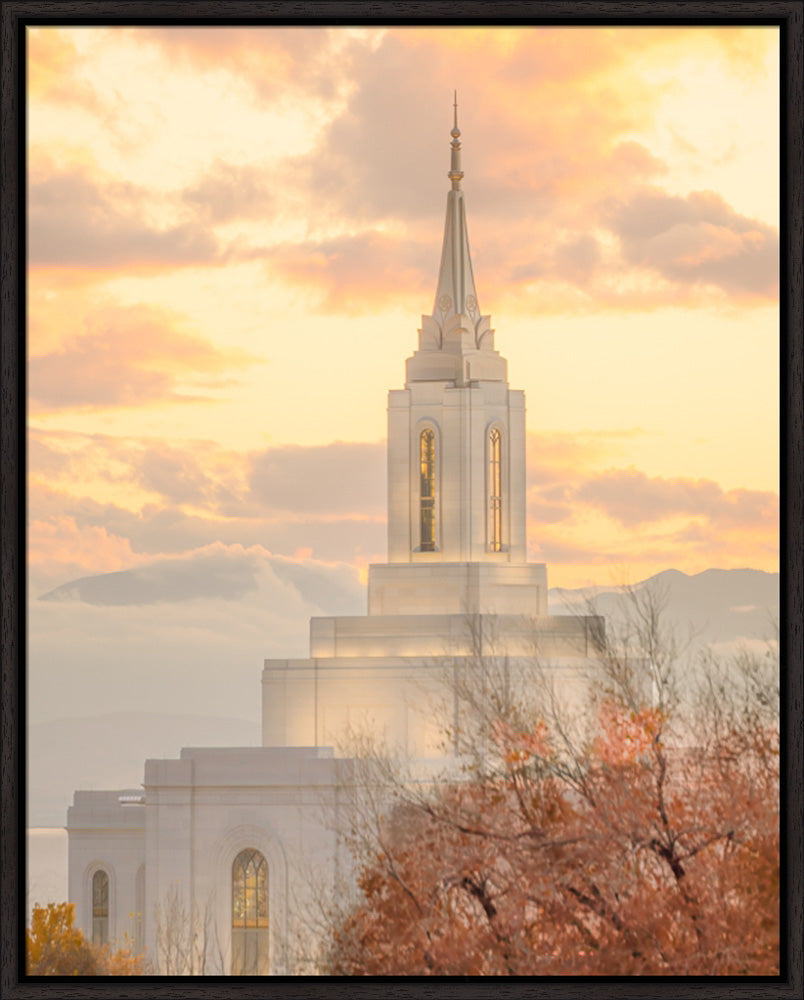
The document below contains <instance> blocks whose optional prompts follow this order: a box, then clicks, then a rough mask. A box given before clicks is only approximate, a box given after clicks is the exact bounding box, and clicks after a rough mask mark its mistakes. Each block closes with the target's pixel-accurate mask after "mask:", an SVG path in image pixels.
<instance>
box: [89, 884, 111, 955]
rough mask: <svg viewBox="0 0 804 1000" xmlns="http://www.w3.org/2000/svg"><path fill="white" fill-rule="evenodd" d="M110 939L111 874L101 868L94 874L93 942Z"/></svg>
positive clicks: (104, 941) (101, 942)
mask: <svg viewBox="0 0 804 1000" xmlns="http://www.w3.org/2000/svg"><path fill="white" fill-rule="evenodd" d="M108 940H109V876H108V875H107V874H106V872H105V871H104V870H103V869H102V868H99V869H98V871H96V872H95V874H94V875H93V876H92V943H93V944H106V942H107V941H108Z"/></svg>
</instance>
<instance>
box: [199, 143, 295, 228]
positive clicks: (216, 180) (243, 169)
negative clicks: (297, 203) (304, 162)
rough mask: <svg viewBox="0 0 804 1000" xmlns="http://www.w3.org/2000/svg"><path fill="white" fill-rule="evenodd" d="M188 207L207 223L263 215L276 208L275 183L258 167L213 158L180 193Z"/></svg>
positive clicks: (269, 213)
mask: <svg viewBox="0 0 804 1000" xmlns="http://www.w3.org/2000/svg"><path fill="white" fill-rule="evenodd" d="M181 198H182V200H183V201H184V202H185V203H186V204H187V206H188V208H189V209H190V210H191V211H192V212H193V213H195V215H196V216H198V215H199V214H200V215H201V216H203V218H204V221H205V222H207V223H211V224H213V225H214V224H217V223H221V222H229V221H231V220H232V219H243V218H253V217H254V216H255V215H258V216H261V217H265V216H267V215H271V214H273V213H274V212H275V211H276V210H277V208H278V204H277V197H276V189H275V186H273V185H272V184H271V179H270V173H269V172H267V171H266V170H265V169H263V168H262V167H258V166H253V165H240V164H237V163H228V162H226V161H224V160H220V159H219V160H216V161H215V163H213V164H212V166H211V167H210V168H209V169H208V170H207V171H206V172H205V173H203V174H202V175H201V176H200V177H199V178H198V179H197V180H196V181H195V183H194V184H192V185H190V186H189V187H187V188H185V189H184V190H183V191H182V192H181Z"/></svg>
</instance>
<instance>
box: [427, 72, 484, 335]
mask: <svg viewBox="0 0 804 1000" xmlns="http://www.w3.org/2000/svg"><path fill="white" fill-rule="evenodd" d="M453 107H454V121H453V127H452V131H451V132H450V135H451V136H452V142H451V143H450V149H451V152H450V170H449V174H448V175H447V176H448V177H449V179H450V181H451V182H452V190H451V191H450V192H449V193H448V194H447V219H446V223H445V224H444V245H443V248H442V250H441V267H440V269H439V272H438V285H437V286H436V296H435V303H434V305H433V319H435V321H436V322H437V323H438V325H439V326H441V327H443V326H444V323H445V322H446V321H447V320H448V319H449V318H450V317H451V316H456V315H458V316H460V315H466V316H469V317H470V319H471V320H472V322H473V323H474V322H476V321H477V319H478V318H479V316H480V307H479V306H478V304H477V292H476V291H475V279H474V275H473V274H472V259H471V256H470V253H469V236H468V233H467V231H466V210H465V208H464V201H463V191H462V190H461V180H462V179H463V170H461V132H460V129H459V128H458V94H457V91H456V93H455V101H454V105H453Z"/></svg>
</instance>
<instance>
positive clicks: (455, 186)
mask: <svg viewBox="0 0 804 1000" xmlns="http://www.w3.org/2000/svg"><path fill="white" fill-rule="evenodd" d="M454 95H455V96H454V101H453V105H452V108H453V126H452V131H451V132H450V135H451V136H452V142H451V143H450V147H451V150H452V152H451V155H450V167H449V173H448V174H447V177H449V179H450V180H451V181H452V190H453V191H460V189H461V180H462V179H463V170H461V130H460V129H459V128H458V91H457V90H456V91H454Z"/></svg>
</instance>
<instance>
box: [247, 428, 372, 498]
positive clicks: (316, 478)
mask: <svg viewBox="0 0 804 1000" xmlns="http://www.w3.org/2000/svg"><path fill="white" fill-rule="evenodd" d="M249 486H250V488H251V491H252V494H253V495H254V496H255V497H256V498H257V499H258V500H259V501H260V502H261V503H262V504H264V505H265V507H266V508H269V509H271V510H281V511H296V512H298V513H301V514H307V513H310V512H316V513H327V514H328V515H335V516H338V515H343V514H356V515H360V516H363V517H365V516H367V515H373V516H375V517H376V516H380V517H382V516H384V514H385V506H386V502H385V494H386V479H385V442H377V443H375V444H363V443H356V442H343V441H335V442H334V443H333V444H328V445H318V446H314V447H301V446H298V445H288V446H285V447H281V448H269V449H266V450H265V451H264V452H262V453H261V454H259V455H256V456H254V458H253V459H252V461H251V471H250V475H249Z"/></svg>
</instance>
